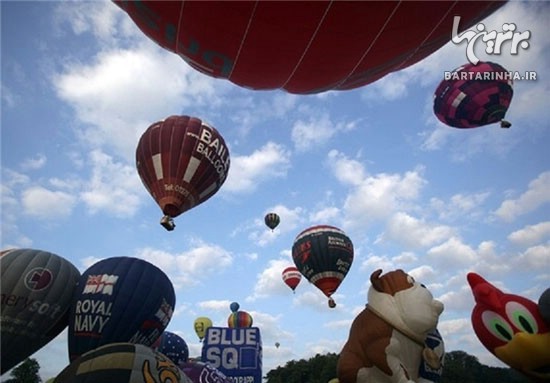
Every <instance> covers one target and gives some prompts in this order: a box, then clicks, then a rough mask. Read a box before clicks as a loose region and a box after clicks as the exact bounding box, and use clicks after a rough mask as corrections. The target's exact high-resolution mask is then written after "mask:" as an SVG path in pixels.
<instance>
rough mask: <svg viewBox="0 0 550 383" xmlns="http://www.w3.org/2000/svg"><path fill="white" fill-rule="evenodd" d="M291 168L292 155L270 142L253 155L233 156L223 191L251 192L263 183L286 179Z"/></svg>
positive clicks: (282, 147)
mask: <svg viewBox="0 0 550 383" xmlns="http://www.w3.org/2000/svg"><path fill="white" fill-rule="evenodd" d="M289 167H290V153H289V151H288V150H287V149H286V148H285V147H284V146H283V145H280V144H276V143H274V142H268V143H267V144H265V145H264V146H262V147H261V148H259V149H257V150H255V151H254V152H253V153H252V154H250V155H248V156H245V155H232V156H231V166H230V168H229V174H228V176H227V180H226V182H225V184H224V185H223V187H222V189H221V190H223V191H227V192H232V193H242V192H245V193H246V192H250V191H253V190H255V189H256V188H257V187H258V184H260V183H261V182H266V181H270V180H272V179H273V178H277V177H284V176H285V175H286V173H287V170H288V169H289Z"/></svg>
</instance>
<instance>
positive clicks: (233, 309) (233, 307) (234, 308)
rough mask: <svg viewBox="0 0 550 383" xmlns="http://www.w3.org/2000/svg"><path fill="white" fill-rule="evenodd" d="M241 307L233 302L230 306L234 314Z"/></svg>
mask: <svg viewBox="0 0 550 383" xmlns="http://www.w3.org/2000/svg"><path fill="white" fill-rule="evenodd" d="M240 307H241V306H240V305H239V304H238V303H237V302H233V303H231V304H230V305H229V308H230V309H231V312H233V313H234V312H237V311H239V308H240Z"/></svg>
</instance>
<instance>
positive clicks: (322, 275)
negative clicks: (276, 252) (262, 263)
mask: <svg viewBox="0 0 550 383" xmlns="http://www.w3.org/2000/svg"><path fill="white" fill-rule="evenodd" d="M292 258H293V260H294V264H295V265H296V267H297V268H298V269H299V270H300V272H301V273H302V275H303V276H304V277H306V278H307V280H309V281H310V282H311V283H313V284H314V285H315V286H316V287H317V288H319V289H320V290H321V291H322V292H323V293H324V294H325V295H326V296H327V297H330V296H331V295H332V294H333V293H334V292H335V291H336V289H337V288H338V286H339V285H340V283H341V282H342V280H343V279H344V278H345V276H346V274H347V273H348V271H349V269H350V267H351V264H352V262H353V244H352V242H351V240H350V239H349V237H348V236H347V235H346V234H345V233H344V232H343V231H342V230H340V229H338V228H336V227H333V226H328V225H319V226H312V227H310V228H308V229H306V230H304V231H303V232H301V233H300V234H298V236H297V237H296V239H295V240H294V244H293V246H292Z"/></svg>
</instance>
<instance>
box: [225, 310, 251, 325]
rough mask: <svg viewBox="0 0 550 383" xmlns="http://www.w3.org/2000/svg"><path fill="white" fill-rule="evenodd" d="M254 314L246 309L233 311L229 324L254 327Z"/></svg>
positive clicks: (228, 320) (228, 319)
mask: <svg viewBox="0 0 550 383" xmlns="http://www.w3.org/2000/svg"><path fill="white" fill-rule="evenodd" d="M252 322H253V320H252V315H250V314H249V313H247V312H246V311H233V312H232V313H231V314H229V317H228V318H227V326H228V327H230V328H242V327H252Z"/></svg>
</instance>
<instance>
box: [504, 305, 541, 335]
mask: <svg viewBox="0 0 550 383" xmlns="http://www.w3.org/2000/svg"><path fill="white" fill-rule="evenodd" d="M506 315H507V316H508V319H509V320H510V322H512V323H513V325H514V326H516V327H517V328H518V329H519V330H520V331H523V332H526V333H529V334H536V333H537V332H539V329H538V325H537V321H536V320H535V317H534V316H533V314H531V311H529V309H528V308H527V307H525V306H524V305H522V304H521V303H519V302H508V303H506Z"/></svg>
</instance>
